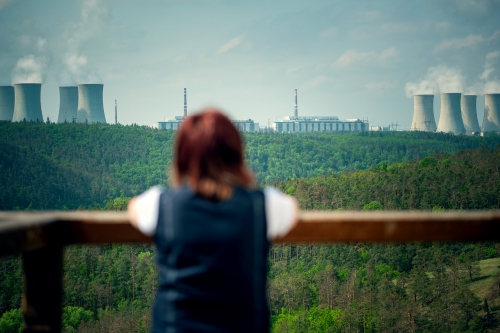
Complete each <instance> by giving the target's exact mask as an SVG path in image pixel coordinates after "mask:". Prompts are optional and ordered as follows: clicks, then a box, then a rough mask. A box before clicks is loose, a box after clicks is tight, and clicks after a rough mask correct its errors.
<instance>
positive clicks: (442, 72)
mask: <svg viewBox="0 0 500 333" xmlns="http://www.w3.org/2000/svg"><path fill="white" fill-rule="evenodd" d="M464 86H465V77H464V76H463V75H462V71H461V70H460V69H459V68H452V67H446V66H443V65H439V66H434V67H430V68H429V70H428V71H427V74H426V76H425V77H424V78H423V79H422V80H421V81H419V82H408V83H407V84H406V86H405V92H406V96H408V97H412V96H413V95H418V94H438V93H450V92H462V91H463V90H464Z"/></svg>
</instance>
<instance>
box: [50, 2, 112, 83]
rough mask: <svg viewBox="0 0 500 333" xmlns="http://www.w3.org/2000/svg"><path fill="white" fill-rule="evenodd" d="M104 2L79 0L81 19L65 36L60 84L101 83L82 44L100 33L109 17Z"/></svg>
mask: <svg viewBox="0 0 500 333" xmlns="http://www.w3.org/2000/svg"><path fill="white" fill-rule="evenodd" d="M105 2H106V1H105V0H83V1H81V17H82V20H81V22H79V23H78V24H77V25H75V26H74V27H73V29H72V31H70V33H69V34H68V36H67V37H66V38H65V41H66V52H63V54H64V55H63V57H62V59H61V61H62V63H63V65H64V68H63V69H61V71H60V73H59V81H60V83H61V84H64V85H74V84H80V83H102V79H101V77H100V75H99V72H98V71H97V69H95V68H93V67H92V66H91V65H90V64H89V60H88V58H87V56H85V55H84V54H82V44H84V43H86V42H88V41H89V40H92V39H94V38H96V37H99V36H100V35H101V33H102V31H103V29H104V25H105V23H106V21H107V19H108V17H109V11H108V7H107V5H106V3H105Z"/></svg>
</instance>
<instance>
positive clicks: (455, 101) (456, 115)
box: [437, 93, 465, 134]
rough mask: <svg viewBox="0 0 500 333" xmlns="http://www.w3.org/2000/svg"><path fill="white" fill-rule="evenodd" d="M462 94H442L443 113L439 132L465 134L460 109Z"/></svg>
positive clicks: (438, 128)
mask: <svg viewBox="0 0 500 333" xmlns="http://www.w3.org/2000/svg"><path fill="white" fill-rule="evenodd" d="M461 95H462V94H461V93H444V94H441V112H440V114H439V124H438V127H437V131H438V132H444V133H448V132H453V133H455V134H465V127H464V122H463V120H462V111H461V107H460V97H461Z"/></svg>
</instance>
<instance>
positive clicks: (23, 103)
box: [12, 83, 43, 121]
mask: <svg viewBox="0 0 500 333" xmlns="http://www.w3.org/2000/svg"><path fill="white" fill-rule="evenodd" d="M41 91H42V85H41V84H40V83H17V84H14V94H15V99H14V100H15V101H14V114H13V116H12V121H23V120H24V119H26V120H27V121H31V120H33V121H37V120H38V121H43V115H42V105H41V104H40V94H41Z"/></svg>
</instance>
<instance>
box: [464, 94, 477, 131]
mask: <svg viewBox="0 0 500 333" xmlns="http://www.w3.org/2000/svg"><path fill="white" fill-rule="evenodd" d="M476 102H477V96H476V95H462V98H461V100H460V107H461V109H462V121H463V122H464V127H465V134H467V135H473V134H476V133H479V132H480V128H479V121H478V120H477V109H476Z"/></svg>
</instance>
